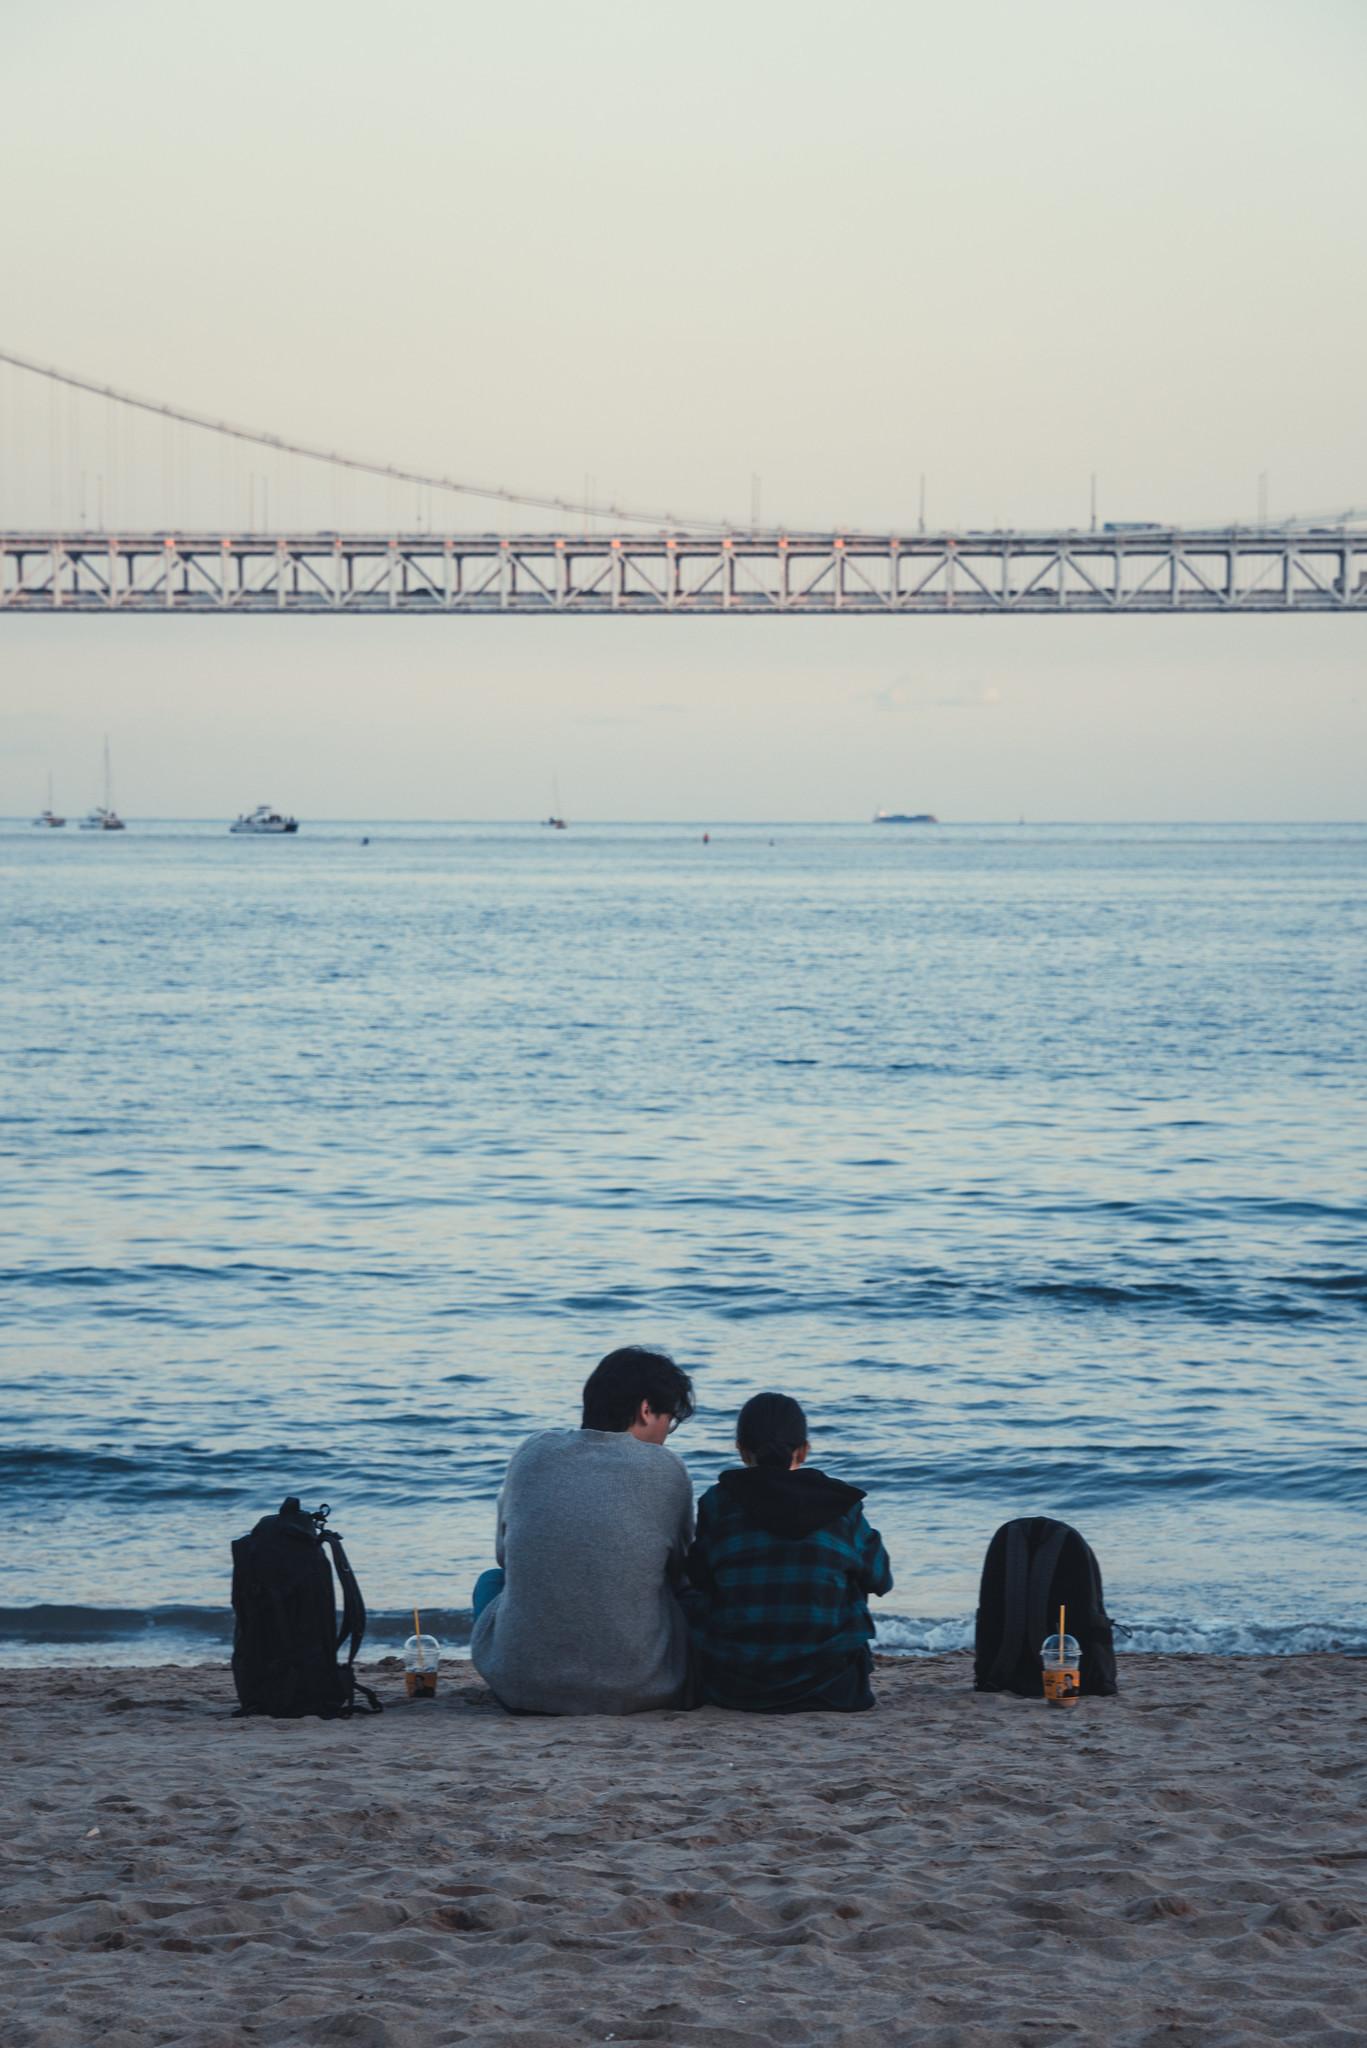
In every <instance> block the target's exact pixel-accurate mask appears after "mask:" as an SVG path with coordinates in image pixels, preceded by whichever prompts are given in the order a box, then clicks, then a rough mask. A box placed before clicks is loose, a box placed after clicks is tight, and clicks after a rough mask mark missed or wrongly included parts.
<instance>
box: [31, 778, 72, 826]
mask: <svg viewBox="0 0 1367 2048" xmlns="http://www.w3.org/2000/svg"><path fill="white" fill-rule="evenodd" d="M33 822H34V824H35V825H53V826H56V825H65V823H66V819H65V818H59V817H58V816H57V813H56V812H55V811H54V810H53V808H52V777H51V775H49V776H48V779H47V809H46V810H45V811H39V813H38V815H37V817H36V818H35V819H34V821H33Z"/></svg>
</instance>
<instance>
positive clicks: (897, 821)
mask: <svg viewBox="0 0 1367 2048" xmlns="http://www.w3.org/2000/svg"><path fill="white" fill-rule="evenodd" d="M873 822H874V824H875V825H938V824H939V822H940V821H939V819H938V818H937V817H936V816H935V815H934V813H933V812H931V811H875V812H874V814H873Z"/></svg>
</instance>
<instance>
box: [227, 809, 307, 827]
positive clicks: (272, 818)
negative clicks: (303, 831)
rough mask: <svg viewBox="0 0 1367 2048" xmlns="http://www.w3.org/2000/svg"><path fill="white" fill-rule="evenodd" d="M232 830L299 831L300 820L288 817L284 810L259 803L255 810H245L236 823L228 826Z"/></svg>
mask: <svg viewBox="0 0 1367 2048" xmlns="http://www.w3.org/2000/svg"><path fill="white" fill-rule="evenodd" d="M228 830H229V831H230V832H297V831H298V830H299V820H298V819H297V818H287V817H286V816H285V814H284V812H283V811H277V810H273V809H272V808H271V806H270V805H269V804H258V805H257V807H256V809H255V810H254V811H244V812H243V813H242V816H241V817H240V818H239V819H238V820H237V822H236V823H235V824H232V825H230V826H229V827H228Z"/></svg>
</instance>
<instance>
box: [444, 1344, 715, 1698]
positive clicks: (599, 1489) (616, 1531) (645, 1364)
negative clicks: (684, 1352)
mask: <svg viewBox="0 0 1367 2048" xmlns="http://www.w3.org/2000/svg"><path fill="white" fill-rule="evenodd" d="M692 1413H693V1388H692V1383H691V1381H690V1380H689V1377H688V1375H687V1373H685V1372H682V1371H680V1369H679V1367H678V1366H677V1365H675V1363H674V1361H673V1359H671V1358H670V1357H669V1356H668V1355H667V1354H666V1353H664V1352H662V1351H647V1350H645V1349H643V1348H642V1347H641V1346H639V1345H628V1346H627V1347H626V1348H625V1349H624V1350H621V1351H612V1352H609V1354H608V1356H607V1357H606V1358H605V1359H603V1361H602V1363H601V1364H600V1365H598V1366H597V1367H596V1368H595V1369H594V1371H593V1372H592V1373H591V1374H590V1375H589V1378H588V1380H587V1381H586V1383H585V1386H584V1420H583V1425H582V1427H581V1428H579V1429H547V1430H543V1431H542V1432H541V1433H540V1434H539V1435H537V1436H531V1437H528V1439H527V1441H526V1442H525V1443H524V1444H522V1445H521V1446H520V1447H519V1448H518V1449H517V1450H516V1451H515V1452H514V1453H513V1456H512V1458H511V1460H510V1461H509V1465H508V1470H507V1473H506V1475H505V1477H504V1481H503V1491H502V1492H501V1494H500V1495H499V1501H498V1537H497V1544H496V1548H495V1555H496V1556H497V1558H498V1563H499V1569H498V1570H497V1571H488V1572H485V1573H484V1574H483V1575H482V1577H481V1578H480V1580H479V1582H478V1584H477V1585H476V1587H475V1599H474V1607H475V1626H474V1634H473V1636H472V1638H471V1643H470V1655H471V1657H472V1659H473V1661H474V1666H475V1669H476V1670H477V1671H478V1672H479V1674H480V1676H481V1677H482V1678H483V1679H484V1680H485V1681H486V1682H487V1684H488V1685H489V1687H490V1689H491V1691H492V1692H493V1693H494V1694H495V1695H496V1696H497V1698H498V1699H500V1700H501V1701H502V1703H503V1705H504V1706H505V1707H509V1708H511V1709H512V1710H513V1711H514V1712H515V1713H522V1714H635V1713H640V1712H643V1711H644V1710H645V1709H647V1708H650V1707H677V1706H680V1705H682V1704H683V1699H684V1692H685V1687H686V1683H687V1677H688V1624H687V1622H686V1621H685V1619H684V1614H683V1610H682V1608H681V1607H680V1606H679V1603H678V1601H677V1600H676V1599H675V1597H674V1591H673V1588H674V1586H675V1585H676V1584H677V1583H678V1581H679V1579H680V1577H681V1574H682V1570H683V1563H684V1559H685V1557H686V1556H687V1554H688V1546H689V1543H690V1541H691V1540H692V1535H693V1488H692V1486H691V1484H690V1482H689V1478H688V1474H687V1472H686V1471H685V1469H684V1464H683V1460H682V1459H681V1458H679V1457H677V1456H676V1455H675V1453H674V1452H673V1451H670V1450H666V1449H665V1438H666V1437H667V1436H668V1435H669V1434H670V1432H671V1431H672V1430H674V1429H676V1428H677V1427H678V1425H679V1424H680V1423H681V1422H686V1421H687V1420H688V1418H689V1416H690V1415H691V1414H692Z"/></svg>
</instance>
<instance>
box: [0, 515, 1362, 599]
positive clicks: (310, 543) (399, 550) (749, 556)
mask: <svg viewBox="0 0 1367 2048" xmlns="http://www.w3.org/2000/svg"><path fill="white" fill-rule="evenodd" d="M0 611H7V612H10V613H31V612H57V611H61V612H69V613H86V612H100V613H106V612H122V613H143V612H184V613H195V614H205V613H219V614H223V613H240V614H269V613H279V612H288V613H292V614H295V615H306V616H310V617H323V616H328V615H334V616H345V615H347V614H366V615H372V614H392V613H400V612H403V613H407V614H409V615H410V616H411V615H414V614H418V615H429V614H436V613H450V614H453V615H455V614H460V615H469V614H486V613H487V614H504V613H508V614H514V613H515V614H518V615H520V616H548V615H555V614H559V615H562V616H563V615H567V614H575V613H577V614H579V615H581V616H584V617H603V616H616V615H632V616H647V615H650V616H658V617H666V616H670V615H673V616H675V617H682V616H689V615H696V616H700V617H701V616H708V617H712V616H716V617H783V616H785V615H793V614H797V615H803V616H809V617H811V616H822V615H832V616H834V615H841V616H845V617H851V618H854V617H864V618H868V617H882V616H895V615H900V614H904V613H906V614H915V615H917V616H941V615H945V614H954V615H957V616H961V617H962V616H974V615H977V616H982V615H991V614H1001V615H1011V614H1015V615H1029V616H1043V617H1051V616H1056V615H1058V614H1060V613H1067V614H1069V615H1070V616H1071V615H1077V614H1097V613H1127V614H1136V613H1139V614H1142V613H1166V612H1205V613H1226V614H1228V613H1235V612H1290V611H1294V612H1342V611H1367V532H1363V531H1361V530H1350V529H1348V528H1342V527H1338V528H1325V529H1315V530H1311V531H1309V532H1307V531H1304V530H1302V529H1299V528H1292V527H1288V528H1266V529H1264V528H1234V529H1231V530H1224V531H1214V530H1186V529H1179V528H1172V529H1168V528H1164V529H1161V530H1160V529H1149V530H1144V531H1142V532H1129V533H1105V532H1102V533H1073V532H1066V533H1023V532H1022V533H955V534H950V533H940V534H916V535H914V536H912V537H909V538H904V537H900V536H896V535H888V534H879V535H870V534H778V533H744V534H741V533H737V534H731V535H727V536H725V537H716V536H710V535H709V536H699V535H690V534H682V533H680V534H659V535H649V536H645V537H625V538H618V537H605V536H601V535H596V534H589V535H584V534H579V535H564V534H543V533H527V534H516V535H500V534H487V533H486V534H460V535H441V534H411V533H410V534H403V535H396V536H391V535H387V534H330V533H315V534H279V535H270V536H266V535H256V534H238V535H230V536H222V535H217V534H214V535H206V534H188V535H187V534H136V535H119V536H115V535H106V534H52V533H37V532H34V533H18V532H16V533H5V534H0Z"/></svg>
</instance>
